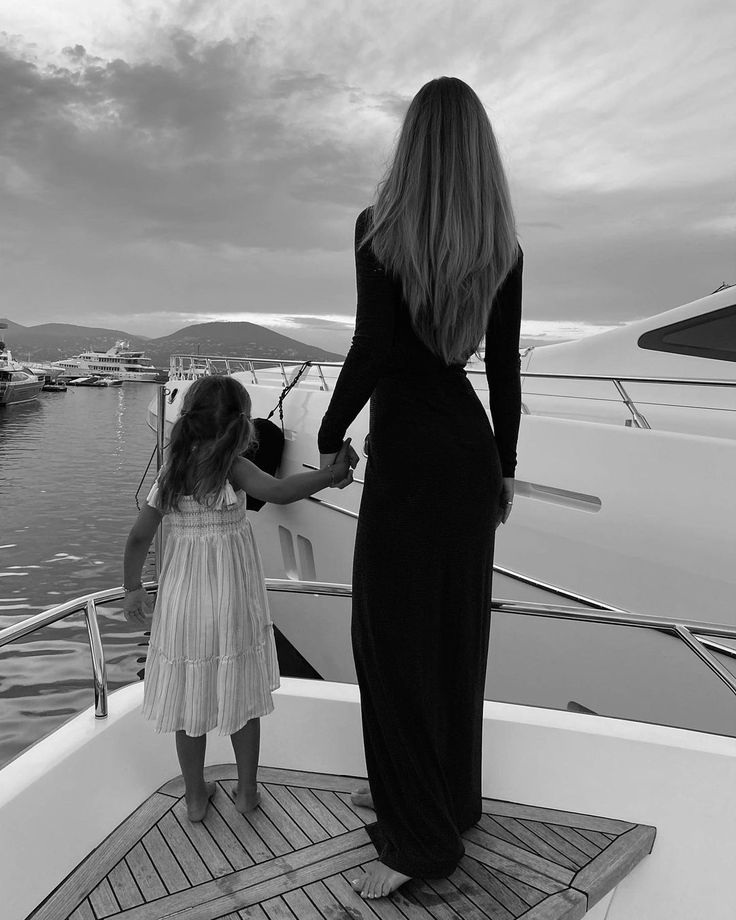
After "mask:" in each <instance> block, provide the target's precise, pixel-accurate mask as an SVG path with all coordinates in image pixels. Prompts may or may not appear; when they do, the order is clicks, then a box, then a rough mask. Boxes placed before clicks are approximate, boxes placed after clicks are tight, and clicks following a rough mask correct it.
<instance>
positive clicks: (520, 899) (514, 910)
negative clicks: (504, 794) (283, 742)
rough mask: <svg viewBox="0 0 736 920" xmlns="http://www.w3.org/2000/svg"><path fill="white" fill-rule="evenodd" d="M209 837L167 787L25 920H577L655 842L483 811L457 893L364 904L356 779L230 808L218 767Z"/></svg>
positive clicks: (276, 790)
mask: <svg viewBox="0 0 736 920" xmlns="http://www.w3.org/2000/svg"><path fill="white" fill-rule="evenodd" d="M207 774H208V779H210V780H217V792H216V794H215V796H214V798H213V800H212V804H211V805H210V808H209V810H208V813H207V817H206V818H205V820H204V821H203V822H202V823H201V824H192V823H191V822H189V821H188V820H187V817H186V808H185V804H184V799H183V791H184V790H183V783H182V779H181V777H177V778H175V779H173V780H170V781H169V782H168V783H166V784H165V785H164V786H162V787H161V788H160V789H159V790H158V792H156V793H154V794H153V795H152V796H151V797H150V798H148V799H147V800H146V801H145V802H144V803H143V804H142V805H141V806H140V807H139V808H138V809H137V810H136V811H135V812H133V814H131V815H130V817H129V818H128V819H127V820H126V821H124V822H123V823H122V824H121V825H120V826H119V827H118V828H117V829H116V830H115V831H114V832H113V833H112V834H110V836H109V837H108V838H107V839H106V840H105V841H103V843H101V844H100V846H98V847H97V848H96V849H95V850H94V851H93V852H92V853H90V855H89V856H88V857H87V858H86V859H85V860H84V861H83V862H82V863H81V864H80V865H79V866H78V867H77V868H76V869H75V870H74V871H73V872H72V873H71V874H70V875H69V876H68V877H67V879H66V880H65V881H64V882H62V884H61V885H60V886H59V887H58V888H57V889H56V890H55V891H54V892H53V893H52V894H51V895H50V896H49V897H48V898H47V899H46V901H45V902H44V903H43V904H42V905H40V906H39V907H38V908H36V910H35V911H33V913H32V914H31V915H30V918H29V920H31V918H32V920H67V918H68V920H101V918H107V917H109V918H121V920H122V918H124V920H160V918H164V917H170V918H181V920H184V918H186V920H218V918H219V920H295V918H296V920H374V918H376V917H378V918H385V920H456V918H458V917H461V918H464V920H465V918H467V920H486V918H492V920H511V918H518V917H523V918H526V920H555V918H565V920H574V918H578V917H582V916H583V915H584V914H585V912H586V911H587V910H589V909H590V908H591V907H592V905H593V904H595V903H596V902H597V901H599V900H600V899H601V898H602V897H603V896H604V895H605V894H606V893H607V892H609V891H610V890H611V889H612V888H614V887H615V886H616V884H617V883H618V882H619V881H620V880H621V879H622V878H624V877H625V876H626V875H627V874H628V872H629V871H630V870H631V869H632V868H633V867H634V866H635V865H636V864H637V863H638V862H639V861H640V860H641V859H642V858H643V857H644V856H645V855H646V854H647V853H649V852H650V851H651V849H652V846H653V843H654V836H655V829H654V828H653V827H648V826H645V825H638V824H630V823H627V822H625V821H617V820H613V819H610V818H600V817H593V816H590V815H581V814H571V813H568V812H562V811H553V810H551V809H544V808H537V807H532V806H528V805H518V804H513V803H509V802H500V801H495V800H492V799H486V800H484V803H483V811H484V814H483V817H482V819H481V821H480V823H479V824H478V825H477V826H476V827H474V828H472V829H471V830H470V831H469V832H468V833H467V834H465V837H464V840H465V850H466V853H465V856H464V857H463V859H462V861H461V863H460V866H459V867H458V869H457V870H456V871H455V872H454V873H453V875H452V876H450V878H448V879H442V880H439V881H435V880H432V881H424V880H413V881H411V882H410V883H408V884H407V885H405V886H403V887H402V888H401V889H400V890H399V891H398V892H396V893H395V894H394V895H393V896H392V897H391V898H388V899H382V900H377V901H364V900H362V899H361V898H360V897H359V896H358V895H357V894H356V893H355V892H354V891H353V889H352V888H351V886H350V879H351V878H355V877H356V875H359V874H360V872H361V867H362V866H365V865H366V864H367V863H369V862H371V861H372V860H374V859H375V858H376V851H375V849H374V847H373V845H372V844H371V842H370V840H369V838H368V835H367V833H366V831H365V824H366V823H370V822H371V821H372V820H374V817H375V816H374V814H373V812H372V811H368V810H366V809H362V808H356V807H354V806H353V805H352V804H351V802H350V792H351V790H353V789H354V788H355V787H356V784H357V782H358V781H357V780H356V779H355V778H353V777H344V776H332V775H325V774H317V773H298V772H294V771H289V770H277V769H270V768H261V770H260V771H259V780H260V783H261V805H260V807H259V808H258V809H257V810H256V811H255V812H253V813H251V814H249V815H247V816H243V815H241V814H240V813H239V812H238V811H237V810H236V809H235V806H234V805H233V802H232V798H231V794H230V793H231V788H232V786H233V785H234V780H235V776H236V773H235V766H234V765H223V766H217V767H209V768H208V769H207Z"/></svg>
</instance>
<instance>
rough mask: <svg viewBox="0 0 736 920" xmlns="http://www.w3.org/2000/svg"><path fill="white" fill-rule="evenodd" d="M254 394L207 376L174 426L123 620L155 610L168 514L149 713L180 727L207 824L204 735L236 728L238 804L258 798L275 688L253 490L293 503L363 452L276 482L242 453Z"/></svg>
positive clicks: (133, 536)
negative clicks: (151, 596) (155, 570)
mask: <svg viewBox="0 0 736 920" xmlns="http://www.w3.org/2000/svg"><path fill="white" fill-rule="evenodd" d="M250 410H251V402H250V397H249V396H248V392H247V390H246V389H245V387H243V386H242V385H241V384H240V383H239V382H238V381H237V380H234V379H233V378H232V377H202V378H200V379H199V380H197V381H196V383H195V384H194V385H193V386H192V387H191V389H190V390H189V392H188V393H187V395H186V397H185V399H184V404H183V408H182V413H181V416H180V417H179V419H178V420H177V421H176V423H175V424H174V426H173V429H172V431H171V442H170V448H169V455H168V458H167V462H166V464H165V465H164V467H163V469H162V470H161V472H160V473H159V476H158V478H157V480H156V483H155V484H154V486H153V488H152V489H151V491H150V493H149V495H148V497H147V499H146V504H145V505H144V507H143V509H142V510H141V512H140V514H139V515H138V518H137V520H136V522H135V524H134V525H133V528H132V530H131V531H130V535H129V537H128V541H127V543H126V546H125V561H124V578H123V584H124V587H125V592H126V593H125V601H124V604H123V609H124V611H125V616H126V618H127V619H128V620H129V621H130V622H133V623H144V622H145V617H146V615H147V614H149V613H150V602H149V600H148V595H147V594H146V592H145V590H144V589H143V587H142V585H141V570H142V567H143V563H144V561H145V558H146V555H147V553H148V549H149V547H150V545H151V541H152V540H153V537H154V534H155V533H156V530H157V529H158V527H159V525H160V524H161V520H162V518H163V516H164V515H168V520H169V523H170V528H169V533H168V537H167V540H166V549H165V552H164V557H163V562H162V565H161V571H160V579H159V587H158V596H157V599H156V607H155V610H154V614H153V623H152V627H151V641H150V648H149V652H148V659H147V662H146V680H145V690H144V701H143V715H144V716H145V717H146V718H148V719H152V720H154V721H155V729H156V731H164V732H172V731H173V732H176V752H177V755H178V758H179V764H180V766H181V772H182V775H183V777H184V783H185V789H186V793H185V794H186V802H187V811H188V815H189V819H190V820H191V821H201V820H202V819H203V818H204V816H205V813H206V811H207V804H208V801H209V799H210V797H211V796H212V794H213V793H214V790H215V786H214V783H205V780H204V755H205V743H206V733H207V732H208V731H210V729H212V728H214V727H215V726H218V728H219V731H220V734H228V735H230V737H231V741H232V745H233V750H234V752H235V760H236V763H237V768H238V786H237V788H236V791H235V804H236V806H237V808H238V809H239V810H240V811H241V812H247V811H251V810H252V809H254V808H255V807H256V806H257V804H258V794H257V791H256V789H257V787H256V771H257V768H258V753H259V745H260V722H259V719H260V716H263V715H266V714H267V713H269V712H271V710H272V709H273V702H272V700H271V691H272V690H275V689H276V687H278V686H279V673H278V662H277V659H276V648H275V645H274V639H273V626H272V623H271V618H270V615H269V611H268V600H267V597H266V587H265V582H264V577H263V569H262V566H261V560H260V556H259V554H258V549H257V547H256V544H255V542H254V539H253V534H252V531H251V526H250V522H249V521H248V520H247V518H246V508H245V504H246V493H248V494H249V495H252V496H254V497H255V498H259V499H261V500H262V501H266V502H275V503H276V504H288V503H289V502H294V501H297V500H298V499H300V498H305V497H306V496H308V495H311V494H312V493H313V492H318V491H319V490H320V489H324V488H326V487H328V486H331V487H335V488H344V487H345V486H346V485H348V484H349V483H350V482H351V481H352V469H351V465H352V466H354V465H355V463H357V455H356V454H355V451H354V450H353V449H352V448H351V447H350V442H349V440H347V441H345V443H344V445H343V447H342V449H341V450H340V451H339V453H338V454H337V456H336V457H335V461H334V463H333V464H331V466H330V467H329V468H327V469H324V470H320V471H318V472H310V473H300V474H298V475H295V476H289V477H287V478H285V479H275V478H273V477H272V476H269V475H268V474H267V473H264V472H263V471H262V470H260V469H259V468H258V467H257V466H256V465H255V464H254V463H252V462H251V461H250V460H246V459H244V458H243V457H242V454H243V453H244V452H245V451H246V450H247V449H248V447H249V445H250V444H251V443H252V441H253V432H254V426H253V423H252V421H251V417H250Z"/></svg>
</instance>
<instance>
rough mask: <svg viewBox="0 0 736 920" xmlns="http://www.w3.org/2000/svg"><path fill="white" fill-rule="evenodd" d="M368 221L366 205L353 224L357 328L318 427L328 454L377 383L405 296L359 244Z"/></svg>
mask: <svg viewBox="0 0 736 920" xmlns="http://www.w3.org/2000/svg"><path fill="white" fill-rule="evenodd" d="M367 226H368V211H367V210H366V211H363V212H362V213H361V214H360V215H359V217H358V220H357V221H356V224H355V277H356V284H357V290H358V302H357V309H356V314H355V334H354V336H353V341H352V344H351V346H350V351H349V352H348V354H347V357H346V358H345V363H344V364H343V367H342V370H341V371H340V376H339V377H338V378H337V383H336V384H335V390H334V392H333V394H332V399H331V400H330V405H329V406H328V408H327V412H326V413H325V416H324V418H323V419H322V425H321V427H320V430H319V437H318V444H319V451H320V454H323V455H324V454H326V455H328V457H327V459H329V455H330V454H332V453H334V452H335V451H337V450H339V449H340V445H341V444H342V442H343V439H344V437H345V432H346V431H347V429H348V426H349V425H350V424H351V423H352V422H353V421H354V420H355V418H356V416H357V415H358V413H359V412H360V411H361V409H362V408H363V406H365V404H366V403H367V402H368V400H369V399H370V397H371V394H372V393H373V390H374V389H375V387H376V384H377V383H378V380H379V378H380V376H381V372H382V371H383V368H384V366H385V364H386V360H387V358H388V356H389V354H390V352H391V346H392V345H393V339H394V317H395V314H396V308H397V306H398V303H399V301H400V299H401V288H400V286H399V284H398V283H397V282H396V281H395V280H394V279H392V278H391V277H390V276H389V275H388V274H387V272H386V271H385V270H384V268H383V266H382V265H381V263H380V262H379V261H378V259H376V257H375V255H374V254H373V250H372V249H371V247H370V245H368V246H365V247H363V248H361V246H360V243H361V241H362V239H363V236H364V235H365V232H366V229H367Z"/></svg>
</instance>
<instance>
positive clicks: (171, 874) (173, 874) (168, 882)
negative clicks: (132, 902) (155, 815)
mask: <svg viewBox="0 0 736 920" xmlns="http://www.w3.org/2000/svg"><path fill="white" fill-rule="evenodd" d="M141 843H142V845H143V847H144V849H145V853H146V855H147V856H148V857H149V858H150V859H151V862H152V863H153V864H154V865H155V866H156V870H157V872H158V874H159V876H160V877H161V881H162V882H163V883H164V885H165V886H166V890H167V892H168V893H169V894H172V893H173V892H174V891H183V890H184V889H185V888H189V879H188V878H187V877H186V875H185V874H184V870H183V869H182V868H181V866H180V865H179V862H178V860H177V859H176V857H175V856H174V854H173V853H172V852H171V848H170V847H169V845H168V843H167V842H166V841H165V840H164V838H163V835H162V834H161V831H160V830H159V829H158V828H157V827H154V828H152V829H151V830H150V831H149V832H148V833H147V834H146V836H145V837H144V838H143V840H142V841H141ZM131 852H132V850H131ZM128 855H130V854H128ZM146 900H147V901H148V900H151V899H150V898H146Z"/></svg>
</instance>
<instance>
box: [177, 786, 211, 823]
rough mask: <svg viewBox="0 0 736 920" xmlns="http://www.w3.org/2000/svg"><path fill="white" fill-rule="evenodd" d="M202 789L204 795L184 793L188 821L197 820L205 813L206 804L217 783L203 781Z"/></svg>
mask: <svg viewBox="0 0 736 920" xmlns="http://www.w3.org/2000/svg"><path fill="white" fill-rule="evenodd" d="M204 790H205V792H204V795H198V796H188V795H185V798H186V803H187V817H188V818H189V820H190V821H194V822H197V821H202V820H203V818H204V816H205V815H206V814H207V806H208V805H209V803H210V799H211V798H212V796H213V795H214V794H215V792H216V790H217V785H216V784H215V783H205V784H204Z"/></svg>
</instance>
